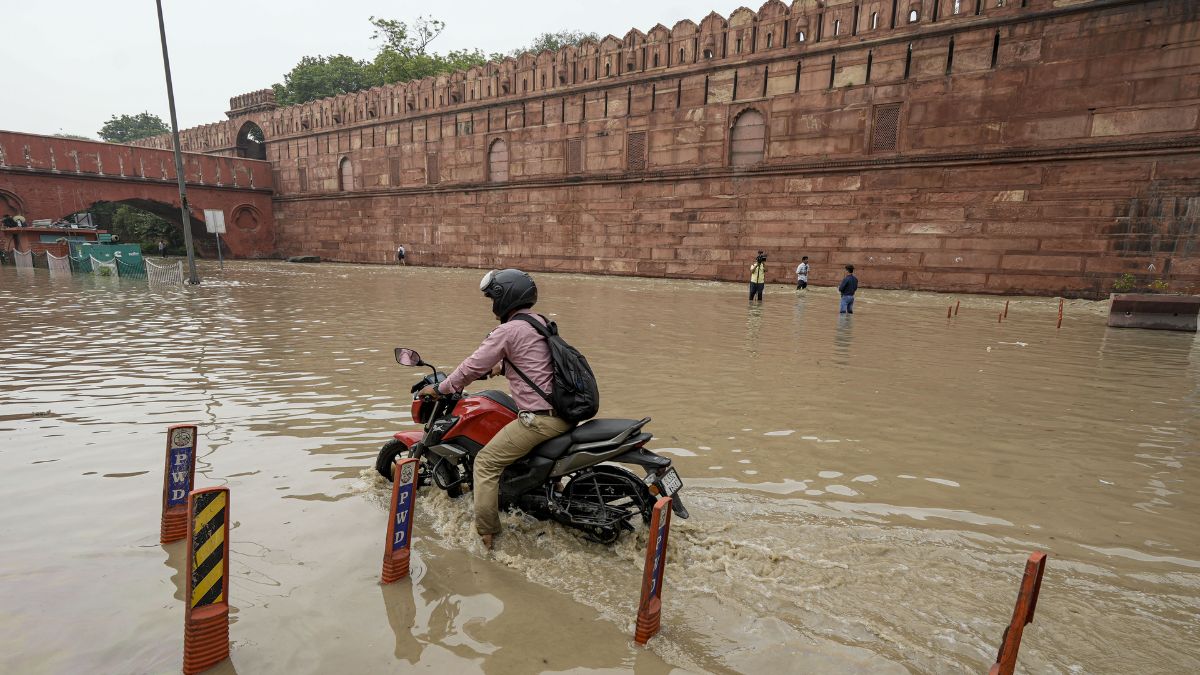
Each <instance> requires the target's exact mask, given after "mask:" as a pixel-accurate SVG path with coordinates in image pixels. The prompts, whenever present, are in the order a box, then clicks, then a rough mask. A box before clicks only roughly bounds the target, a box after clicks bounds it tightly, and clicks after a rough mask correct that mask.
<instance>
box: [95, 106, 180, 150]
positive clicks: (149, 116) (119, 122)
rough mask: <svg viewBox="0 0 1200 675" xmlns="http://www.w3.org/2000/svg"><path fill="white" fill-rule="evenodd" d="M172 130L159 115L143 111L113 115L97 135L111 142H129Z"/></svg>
mask: <svg viewBox="0 0 1200 675" xmlns="http://www.w3.org/2000/svg"><path fill="white" fill-rule="evenodd" d="M170 130H171V129H170V127H168V126H167V124H166V122H163V121H162V118H161V117H159V116H158V115H155V114H153V113H151V112H141V113H138V114H136V115H121V116H117V115H113V116H112V119H110V120H109V121H107V122H105V123H104V126H103V127H100V131H98V132H97V135H98V136H100V140H103V141H108V142H109V143H129V142H130V141H136V140H137V139H139V138H146V137H148V136H157V135H159V134H165V133H167V132H168V131H170Z"/></svg>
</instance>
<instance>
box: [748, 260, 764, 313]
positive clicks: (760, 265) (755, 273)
mask: <svg viewBox="0 0 1200 675" xmlns="http://www.w3.org/2000/svg"><path fill="white" fill-rule="evenodd" d="M766 263H767V254H766V253H763V252H762V251H759V252H758V257H757V258H755V259H754V264H752V265H750V302H754V296H756V295H757V296H758V301H759V302H762V296H763V288H765V287H766V285H767V265H766Z"/></svg>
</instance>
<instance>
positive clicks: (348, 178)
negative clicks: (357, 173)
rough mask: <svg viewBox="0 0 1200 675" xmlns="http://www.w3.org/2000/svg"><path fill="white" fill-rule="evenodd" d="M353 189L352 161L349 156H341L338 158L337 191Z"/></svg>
mask: <svg viewBox="0 0 1200 675" xmlns="http://www.w3.org/2000/svg"><path fill="white" fill-rule="evenodd" d="M353 189H354V163H353V162H351V161H350V158H349V157H345V156H343V157H342V158H341V159H340V160H338V192H350V191H351V190H353Z"/></svg>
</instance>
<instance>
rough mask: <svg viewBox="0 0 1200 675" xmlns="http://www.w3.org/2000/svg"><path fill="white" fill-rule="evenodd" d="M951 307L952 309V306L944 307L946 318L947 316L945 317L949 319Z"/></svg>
mask: <svg viewBox="0 0 1200 675" xmlns="http://www.w3.org/2000/svg"><path fill="white" fill-rule="evenodd" d="M952 309H953V308H951V307H947V308H946V318H947V319H949V318H950V311H951V310H952Z"/></svg>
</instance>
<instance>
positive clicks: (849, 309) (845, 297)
mask: <svg viewBox="0 0 1200 675" xmlns="http://www.w3.org/2000/svg"><path fill="white" fill-rule="evenodd" d="M857 290H858V277H856V276H854V265H846V276H844V277H842V283H840V284H838V293H841V294H842V307H841V309H840V310H839V311H838V314H853V313H854V293H855V292H856V291H857Z"/></svg>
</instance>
